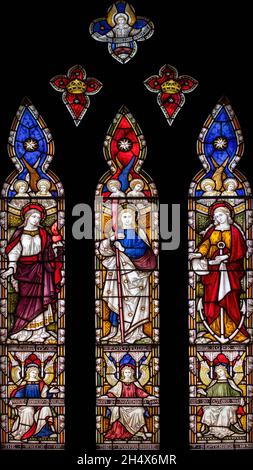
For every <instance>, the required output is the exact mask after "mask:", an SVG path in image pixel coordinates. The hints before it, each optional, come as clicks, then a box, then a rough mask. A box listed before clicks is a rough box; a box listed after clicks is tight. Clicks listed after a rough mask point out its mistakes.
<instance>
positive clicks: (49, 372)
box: [43, 354, 56, 385]
mask: <svg viewBox="0 0 253 470" xmlns="http://www.w3.org/2000/svg"><path fill="white" fill-rule="evenodd" d="M55 360H56V354H54V355H53V357H52V358H51V359H50V360H49V361H48V362H47V363H46V364H45V368H44V373H45V375H44V378H43V380H44V382H45V383H46V384H47V385H50V384H51V382H53V380H54V375H55V373H54V362H55Z"/></svg>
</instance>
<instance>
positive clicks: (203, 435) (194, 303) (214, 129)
mask: <svg viewBox="0 0 253 470" xmlns="http://www.w3.org/2000/svg"><path fill="white" fill-rule="evenodd" d="M243 150H244V142H243V136H242V132H241V129H240V126H239V123H238V120H237V118H236V116H235V114H234V111H233V109H232V107H231V105H230V103H229V101H228V99H227V98H221V99H220V100H219V102H218V104H217V105H216V106H215V108H214V109H213V111H212V113H211V114H210V115H209V116H208V118H207V120H206V122H205V123H204V126H203V128H202V130H201V132H200V135H199V138H198V141H197V153H198V156H199V159H200V161H201V163H202V165H203V169H202V170H200V172H199V173H198V174H197V175H196V176H195V177H194V179H193V181H192V183H191V186H190V191H189V342H190V344H189V356H190V445H191V447H192V448H195V449H230V448H231V445H232V446H233V448H235V449H239V448H240V449H241V448H252V447H253V441H252V435H251V417H252V407H251V405H250V404H249V403H251V398H250V396H249V395H250V392H249V384H251V382H252V368H251V366H250V363H251V362H252V359H253V358H252V350H251V348H252V331H253V329H252V326H253V325H252V295H253V293H252V279H253V275H252V254H253V251H252V238H253V236H252V235H253V233H252V220H253V219H252V214H253V211H252V198H251V189H250V185H249V183H248V181H247V179H246V178H245V176H244V175H243V174H242V173H241V172H240V171H239V170H238V169H237V164H238V163H239V161H240V159H241V157H242V155H243Z"/></svg>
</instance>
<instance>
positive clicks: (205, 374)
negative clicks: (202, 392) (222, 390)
mask: <svg viewBox="0 0 253 470" xmlns="http://www.w3.org/2000/svg"><path fill="white" fill-rule="evenodd" d="M197 357H198V359H199V361H200V371H199V377H200V380H201V382H202V384H203V385H206V386H207V387H208V385H210V383H211V381H212V379H211V378H210V376H209V372H210V366H209V365H208V363H207V361H205V360H204V359H203V357H202V356H201V355H200V354H199V353H197Z"/></svg>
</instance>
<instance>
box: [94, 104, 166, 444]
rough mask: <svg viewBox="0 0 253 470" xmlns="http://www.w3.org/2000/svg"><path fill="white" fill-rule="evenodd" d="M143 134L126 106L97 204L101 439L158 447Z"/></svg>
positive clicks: (150, 221) (153, 255)
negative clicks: (143, 166)
mask: <svg viewBox="0 0 253 470" xmlns="http://www.w3.org/2000/svg"><path fill="white" fill-rule="evenodd" d="M146 150H147V148H146V142H145V139H144V136H143V134H142V132H141V130H140V128H139V126H138V124H137V123H136V121H135V119H134V118H133V116H132V115H131V114H130V113H129V111H128V110H127V109H126V108H125V107H122V108H121V109H120V110H119V112H118V113H117V115H116V117H115V119H114V120H113V122H112V124H111V126H110V128H109V130H108V134H107V136H106V138H105V141H104V154H105V158H106V161H107V164H108V165H109V168H110V169H109V171H107V173H105V174H104V175H103V177H102V178H101V179H100V181H99V184H98V185H97V190H96V202H95V252H96V257H95V270H96V288H95V296H96V300H95V312H96V341H97V343H96V387H97V411H96V426H97V431H96V436H97V437H96V442H97V448H98V449H103V450H104V449H107V450H112V449H140V450H142V449H158V448H159V292H158V282H159V281H158V249H159V248H158V244H159V241H158V198H157V190H156V186H155V184H154V182H153V181H152V179H151V178H150V177H149V176H148V175H147V174H146V173H145V172H144V171H143V170H142V169H141V167H142V164H143V161H144V159H145V156H146Z"/></svg>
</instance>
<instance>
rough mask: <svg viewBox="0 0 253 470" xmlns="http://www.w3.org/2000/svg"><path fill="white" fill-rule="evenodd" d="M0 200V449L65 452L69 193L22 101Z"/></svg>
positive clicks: (46, 134) (47, 141) (31, 110)
mask: <svg viewBox="0 0 253 470" xmlns="http://www.w3.org/2000/svg"><path fill="white" fill-rule="evenodd" d="M8 152H9V156H10V158H11V161H12V163H13V164H14V166H15V169H14V170H13V172H12V173H11V174H10V175H9V176H8V178H7V179H6V181H5V183H4V186H3V189H2V194H1V227H0V228H1V314H0V335H1V336H0V356H1V367H0V384H1V399H0V414H1V448H3V449H46V448H47V449H62V448H64V337H65V315H64V311H65V300H64V299H65V292H64V199H63V195H64V191H63V187H62V184H61V182H60V181H59V179H58V178H57V176H56V175H55V174H54V173H53V172H52V171H51V170H50V169H49V165H50V163H51V161H52V159H53V156H54V142H53V138H52V135H51V133H50V131H49V129H48V128H47V126H46V124H45V122H44V120H43V119H42V117H41V116H40V115H39V113H38V111H37V110H36V109H35V107H34V106H33V105H32V103H31V102H30V101H29V100H28V99H27V98H25V99H24V100H23V101H22V103H21V106H20V107H19V109H18V111H17V114H16V116H15V118H14V121H13V123H12V126H11V131H10V135H9V140H8Z"/></svg>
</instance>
